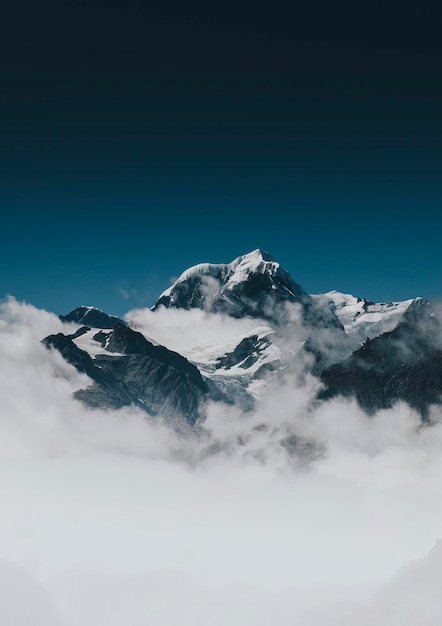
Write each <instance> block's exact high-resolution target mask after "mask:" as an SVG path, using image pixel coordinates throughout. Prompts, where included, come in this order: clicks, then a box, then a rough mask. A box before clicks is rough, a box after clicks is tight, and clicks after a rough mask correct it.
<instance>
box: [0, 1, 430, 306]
mask: <svg viewBox="0 0 442 626" xmlns="http://www.w3.org/2000/svg"><path fill="white" fill-rule="evenodd" d="M149 4H150V3H146V2H141V1H140V2H136V1H133V0H126V1H125V2H119V1H117V0H115V1H114V2H112V1H106V0H103V1H101V2H100V1H99V0H96V1H95V0H94V1H89V2H88V1H84V2H79V1H78V2H77V1H74V0H72V1H67V2H41V3H23V2H18V3H15V4H14V5H13V6H11V7H9V8H8V9H6V11H5V15H4V16H3V19H2V25H1V29H2V32H1V33H0V36H1V37H0V41H1V43H0V46H1V50H0V53H1V54H0V59H1V61H0V65H1V91H0V208H1V218H2V222H1V230H0V297H3V296H4V295H5V294H12V295H14V296H16V297H17V298H19V299H24V300H27V301H29V302H32V303H33V304H35V305H37V306H41V307H44V308H47V309H49V310H53V311H55V312H57V313H63V312H67V311H68V310H70V309H72V308H74V307H75V306H77V305H79V304H95V305H97V306H99V307H100V308H103V309H105V310H107V311H109V312H114V313H117V314H122V313H123V312H125V311H126V310H128V309H129V308H132V307H134V306H147V305H151V304H152V303H153V302H154V301H155V299H156V298H157V296H158V295H159V293H160V292H161V291H162V290H163V289H165V288H166V287H167V286H168V285H169V283H170V279H171V278H172V277H174V276H176V275H178V274H179V273H181V271H183V270H184V269H186V268H187V267H188V266H190V265H193V264H195V263H198V262H202V261H212V262H228V261H230V260H232V259H233V258H234V257H236V256H238V255H240V254H243V253H245V252H248V251H250V250H252V249H254V248H257V247H260V248H263V249H265V250H267V251H269V252H271V253H272V254H273V255H274V256H275V257H276V258H277V260H279V261H280V262H281V263H282V264H283V265H284V266H285V267H286V269H288V270H289V271H290V272H291V274H292V276H293V277H294V279H295V280H296V281H298V282H299V283H301V284H302V285H303V286H304V288H305V289H306V290H307V291H309V292H311V293H316V292H321V291H327V290H330V289H338V290H340V291H344V292H351V293H354V294H355V295H360V296H363V297H367V298H370V299H373V300H389V299H404V298H408V297H413V296H416V295H423V296H426V297H433V298H439V297H440V296H441V295H442V273H441V269H442V267H441V265H442V263H441V251H440V240H441V230H442V211H441V209H442V195H441V192H442V180H441V172H442V168H441V165H442V152H441V150H442V54H441V49H440V44H439V33H438V28H439V24H440V17H441V15H440V13H441V12H442V11H441V10H440V9H439V10H438V11H439V12H438V13H435V12H434V10H433V12H430V11H429V9H428V7H429V6H430V5H428V7H427V6H426V5H425V3H424V4H422V5H420V6H419V7H417V6H413V3H406V2H405V3H404V2H392V1H390V0H386V1H384V2H374V3H371V5H370V7H368V6H366V5H359V3H354V2H352V3H350V2H341V3H339V2H338V3H333V4H332V3H329V2H325V1H322V2H316V3H309V4H308V5H301V4H296V3H290V4H291V10H290V11H289V10H288V9H287V6H286V5H287V4H288V3H285V4H281V5H278V3H276V4H272V8H271V11H270V9H269V7H268V6H267V5H262V7H261V6H259V5H258V4H255V6H254V9H253V11H247V10H246V9H245V8H242V6H241V5H240V4H238V3H236V4H235V5H233V4H232V5H229V3H226V4H223V6H222V7H218V8H216V7H210V6H207V5H209V4H210V3H199V4H198V3H193V4H192V3H191V4H188V3H171V2H165V3H162V4H161V6H157V7H149V6H148V5H149ZM358 5H359V6H358ZM244 7H245V5H244ZM266 7H267V8H266Z"/></svg>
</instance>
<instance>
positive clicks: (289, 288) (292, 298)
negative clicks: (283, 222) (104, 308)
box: [153, 249, 312, 321]
mask: <svg viewBox="0 0 442 626" xmlns="http://www.w3.org/2000/svg"><path fill="white" fill-rule="evenodd" d="M311 301H312V300H311V297H310V296H309V295H308V294H307V292H306V291H304V289H303V288H302V287H301V286H300V285H298V284H297V283H295V281H294V280H293V279H292V277H291V276H290V274H289V273H288V272H287V271H286V270H285V269H284V268H283V267H282V266H281V265H280V264H279V263H278V262H277V261H275V259H274V258H273V257H272V256H271V255H270V254H268V253H267V252H263V251H262V250H259V249H257V250H254V251H252V252H250V253H248V254H244V255H242V256H239V257H238V258H236V259H234V260H233V261H232V262H231V263H200V264H199V265H195V266H193V267H191V268H189V269H187V270H186V271H185V272H183V274H181V276H180V277H179V278H178V279H177V280H176V281H175V283H174V284H173V285H172V286H171V287H169V289H167V290H166V291H164V292H163V293H162V294H161V296H160V298H159V299H158V301H157V302H156V304H155V305H154V306H153V310H154V311H155V310H157V309H158V308H159V307H160V306H164V307H166V308H178V309H192V308H200V309H204V310H207V311H211V312H222V313H227V314H228V315H231V316H232V317H245V316H250V317H261V318H263V319H267V320H271V321H277V315H276V312H275V305H280V304H282V303H285V302H291V303H294V302H296V303H300V304H307V303H311Z"/></svg>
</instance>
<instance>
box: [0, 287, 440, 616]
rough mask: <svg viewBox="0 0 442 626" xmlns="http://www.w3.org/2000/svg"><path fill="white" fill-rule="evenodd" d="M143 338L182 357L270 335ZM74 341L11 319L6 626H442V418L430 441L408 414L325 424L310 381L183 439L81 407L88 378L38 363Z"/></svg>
mask: <svg viewBox="0 0 442 626" xmlns="http://www.w3.org/2000/svg"><path fill="white" fill-rule="evenodd" d="M128 319H130V320H131V322H132V323H134V324H138V326H139V327H140V328H143V331H144V332H145V333H146V335H148V336H150V337H152V338H154V339H155V340H157V341H158V342H159V343H163V344H165V345H167V346H168V347H170V348H173V349H176V350H178V351H181V352H183V353H184V354H186V351H190V350H192V348H193V347H194V346H195V345H197V344H198V345H200V346H203V347H204V346H205V345H207V346H210V345H211V344H213V343H216V342H219V343H222V342H228V341H229V340H232V341H233V340H234V338H235V337H238V336H241V335H244V334H246V333H247V332H249V331H250V330H252V329H253V327H254V325H255V326H256V321H252V320H232V319H229V318H225V317H223V316H219V315H208V314H206V313H204V312H201V311H193V312H177V311H164V312H162V313H155V314H153V313H150V312H147V311H144V312H142V311H135V312H132V313H131V314H129V316H128ZM73 328H74V327H73ZM65 329H66V326H65V325H62V324H61V322H60V321H59V320H58V318H57V317H56V316H55V315H53V314H51V313H48V312H46V311H41V310H38V309H36V308H35V307H33V306H31V305H29V304H25V303H20V302H17V301H16V300H14V299H13V298H10V299H8V300H6V301H4V302H3V303H2V304H1V306H0V397H1V402H0V502H1V507H0V623H1V624H2V625H4V626H29V625H32V626H62V625H63V626H98V625H101V624H106V626H123V625H124V626H126V625H130V626H147V625H150V624H160V625H161V624H164V625H167V626H175V625H177V626H178V624H179V625H180V626H187V625H189V626H190V625H192V626H203V625H204V626H206V625H208V624H210V625H211V626H212V625H213V626H218V625H220V626H221V625H223V626H224V625H227V624H228V625H229V626H249V625H250V626H252V625H253V626H260V625H261V624H262V625H266V626H267V625H268V624H269V623H274V624H278V625H281V626H286V625H290V626H293V625H295V626H298V625H299V626H320V625H321V626H322V625H324V624H325V625H327V626H335V625H336V626H337V625H342V626H349V625H350V624H351V625H353V624H356V623H357V624H361V625H363V626H384V625H385V626H387V624H388V626H415V625H416V624H419V625H420V626H430V625H431V626H432V625H433V624H434V625H436V624H437V625H439V624H440V623H442V602H441V601H440V600H439V595H440V594H439V589H438V585H437V581H438V580H440V579H441V575H442V548H441V544H440V543H439V542H438V541H437V540H438V537H440V536H441V535H442V530H441V529H442V480H441V478H442V454H441V450H442V424H441V419H440V415H439V413H438V410H436V409H434V410H433V411H432V414H431V420H432V425H431V426H422V423H421V420H420V418H419V416H418V415H417V414H415V413H414V412H413V411H412V410H411V409H410V408H409V407H408V406H406V405H405V404H398V405H397V406H396V407H395V408H394V409H391V410H388V411H382V412H380V413H378V414H377V415H375V416H374V417H370V418H368V417H367V416H366V415H365V414H364V413H363V412H362V411H361V410H360V409H359V408H358V407H357V405H356V404H355V403H354V402H351V401H344V400H342V399H337V400H333V401H329V402H327V403H322V404H316V403H315V402H314V398H315V395H316V392H317V389H318V385H319V383H318V381H317V380H316V379H315V378H314V377H313V376H311V375H308V374H306V373H305V371H303V368H302V367H300V368H298V369H296V368H295V370H292V371H290V372H289V373H288V374H287V376H285V377H283V378H282V379H281V380H280V381H279V382H278V384H277V385H275V386H274V387H273V388H272V389H269V390H268V392H267V393H266V394H264V395H263V397H262V399H261V400H260V401H259V402H258V403H257V406H256V409H255V410H254V411H253V412H251V413H241V412H240V411H239V410H238V409H235V408H234V407H230V408H229V407H223V406H220V405H212V406H210V407H209V408H208V412H207V419H206V420H205V422H204V424H203V428H202V430H201V432H199V433H198V435H195V436H194V437H192V436H189V437H184V436H182V435H181V436H180V435H177V434H175V433H174V432H173V431H172V430H171V429H170V428H168V427H167V425H165V424H163V423H161V421H160V420H149V419H148V418H146V414H144V413H141V412H139V411H137V410H134V409H124V410H121V411H108V412H106V411H98V410H95V411H92V410H89V409H87V408H85V407H83V406H82V405H81V404H80V403H79V402H77V401H76V400H74V399H73V398H72V393H73V392H74V391H75V390H76V389H79V388H81V387H85V386H87V385H88V384H89V383H88V379H87V377H86V376H84V375H82V374H79V373H78V372H77V371H76V370H75V369H74V368H73V367H72V366H70V365H69V364H67V363H66V362H65V361H64V360H63V358H62V357H61V356H60V355H59V354H58V353H57V352H56V351H48V350H46V348H45V347H44V346H43V345H42V344H41V339H42V338H43V337H45V336H47V335H48V334H52V333H55V332H61V331H62V330H64V332H66V330H65Z"/></svg>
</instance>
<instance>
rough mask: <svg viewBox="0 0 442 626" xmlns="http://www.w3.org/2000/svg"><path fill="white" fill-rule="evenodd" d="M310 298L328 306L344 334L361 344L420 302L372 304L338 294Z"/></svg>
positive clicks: (363, 299) (344, 294)
mask: <svg viewBox="0 0 442 626" xmlns="http://www.w3.org/2000/svg"><path fill="white" fill-rule="evenodd" d="M312 298H313V299H314V300H315V301H316V302H318V303H319V304H321V305H322V306H328V307H329V308H330V309H331V310H332V311H333V312H334V313H335V314H336V316H337V317H338V318H339V320H340V322H341V324H342V325H343V327H344V329H345V332H346V333H347V334H348V335H349V336H351V337H353V338H355V339H356V340H358V341H361V342H363V341H365V340H366V339H373V338H374V337H377V336H378V335H381V334H382V333H385V332H389V331H392V330H393V329H394V328H395V327H396V326H397V325H398V324H399V322H400V321H401V319H402V317H403V315H404V313H405V312H406V310H407V309H408V308H409V307H410V306H411V305H412V304H413V303H414V302H416V301H417V300H419V299H420V298H415V299H412V300H404V301H403V302H381V303H375V302H371V301H370V300H366V299H365V298H356V297H355V296H352V295H350V294H346V293H340V292H339V291H329V292H328V293H324V294H318V295H313V296H312Z"/></svg>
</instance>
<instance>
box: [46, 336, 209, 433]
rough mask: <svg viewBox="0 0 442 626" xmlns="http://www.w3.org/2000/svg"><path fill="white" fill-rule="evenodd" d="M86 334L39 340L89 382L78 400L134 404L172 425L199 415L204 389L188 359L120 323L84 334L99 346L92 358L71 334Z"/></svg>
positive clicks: (93, 404)
mask: <svg viewBox="0 0 442 626" xmlns="http://www.w3.org/2000/svg"><path fill="white" fill-rule="evenodd" d="M88 332H89V329H86V332H84V333H80V334H79V333H78V332H77V333H75V336H72V337H75V338H74V339H73V338H72V337H69V336H66V335H63V334H62V333H59V334H57V335H50V336H49V337H46V339H44V340H43V343H44V344H45V345H46V346H47V347H52V348H55V349H57V350H59V351H60V352H61V354H62V355H63V357H64V358H65V359H66V360H67V361H68V362H69V363H71V364H72V365H73V366H74V367H76V368H77V369H78V370H79V371H80V372H84V373H85V374H87V375H88V376H89V377H90V378H91V379H92V381H93V382H94V384H92V385H91V386H90V387H88V388H87V389H82V390H80V391H77V392H76V394H75V395H76V397H77V398H78V399H80V400H82V401H83V402H85V403H86V404H88V405H89V406H91V407H98V408H121V407H123V406H128V405H130V404H135V405H136V406H138V407H140V408H142V409H144V410H146V411H147V412H148V413H149V414H150V415H161V416H162V417H164V418H167V419H169V420H172V421H174V422H176V423H178V422H180V421H182V420H184V421H185V422H187V423H188V424H190V425H193V424H194V423H195V422H196V421H197V419H198V418H199V417H201V415H202V411H203V406H204V401H205V399H206V397H207V395H208V387H207V385H206V383H205V382H204V380H203V378H202V377H201V374H200V373H199V371H198V369H197V368H196V367H195V366H194V365H192V364H191V363H189V361H187V359H185V358H184V357H182V356H181V355H179V354H177V353H176V352H173V351H171V350H168V349H167V348H165V347H163V346H159V345H154V344H152V343H151V342H149V341H148V340H147V339H146V338H145V337H144V336H143V335H141V333H138V332H136V331H134V330H132V329H130V328H128V327H127V326H123V325H117V326H116V327H115V328H114V329H113V330H111V331H110V332H107V333H105V332H104V331H101V332H100V333H95V332H94V331H92V333H90V332H89V334H93V337H91V340H92V341H96V342H97V344H99V346H101V347H103V346H104V350H103V352H102V353H99V354H96V355H95V356H94V358H92V357H91V356H90V355H89V354H88V352H87V351H86V350H82V349H80V348H79V347H78V346H77V345H76V344H75V339H76V338H79V337H83V338H84V337H85V335H86V334H87V333H88ZM103 340H104V343H103ZM106 352H109V354H106Z"/></svg>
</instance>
